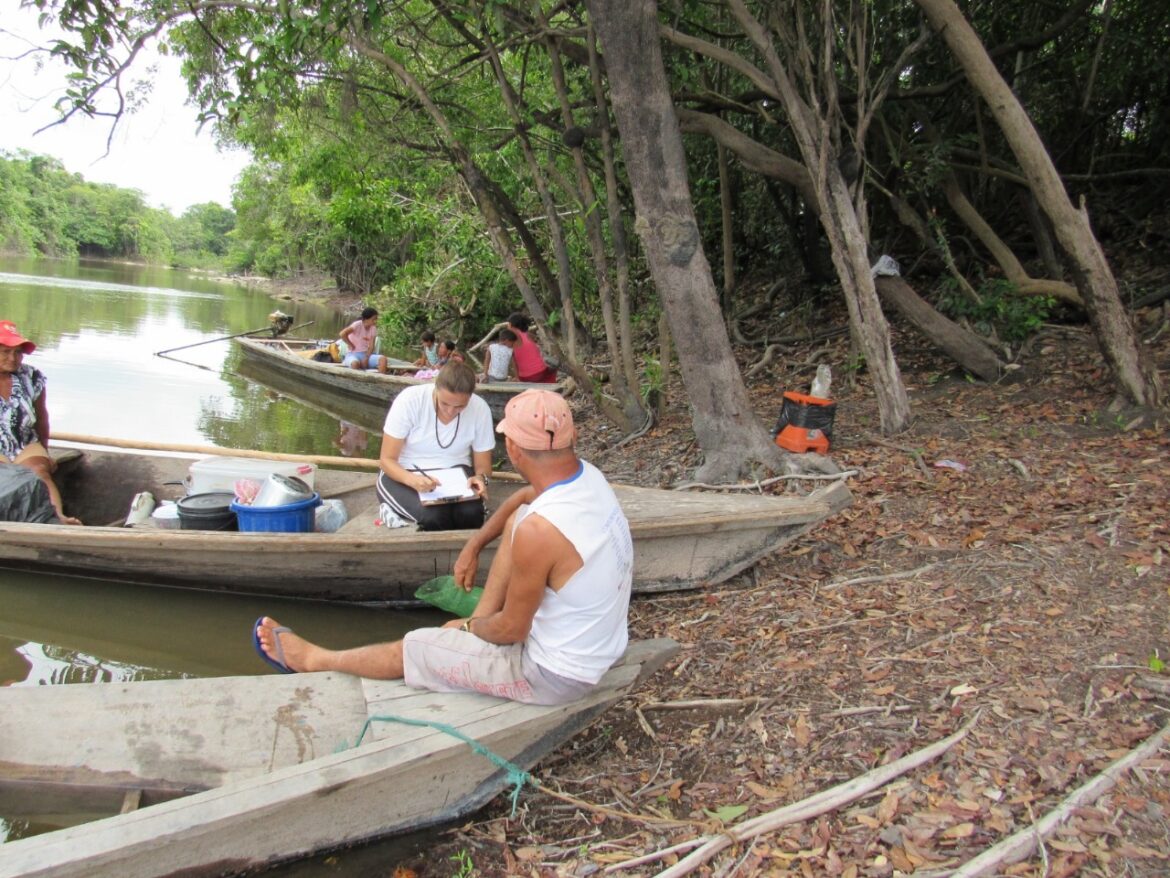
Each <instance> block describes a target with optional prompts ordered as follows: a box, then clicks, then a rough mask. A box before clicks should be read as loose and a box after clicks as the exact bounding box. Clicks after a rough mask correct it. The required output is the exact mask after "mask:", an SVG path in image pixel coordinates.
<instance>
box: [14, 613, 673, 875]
mask: <svg viewBox="0 0 1170 878" xmlns="http://www.w3.org/2000/svg"><path fill="white" fill-rule="evenodd" d="M240 636H241V637H246V636H248V632H247V631H241V632H240ZM677 648H678V647H677V644H675V643H674V642H673V641H671V640H668V639H660V640H651V641H639V642H634V643H631V644H630V648H629V649H628V650H627V652H626V656H625V658H624V659H623V660H622V661H621V662H619V664H618V665H616V666H615V667H614V668H611V669H610V671H609V672H608V673H607V674H606V675H605V677H604V678H603V680H602V682H601V684H599V685H598V687H597V688H596V689H594V690H593V691H592V692H591V693H589V694H588V695H587V696H585V697H584V698H582V699H579V700H577V701H575V702H573V703H571V704H567V705H560V706H556V707H540V706H532V705H522V704H518V703H516V702H510V701H505V700H503V699H500V698H495V697H492V696H488V695H479V694H448V693H442V694H440V693H434V692H427V691H423V690H415V689H410V688H408V687H406V686H405V685H404V684H402V683H401V682H385V681H374V680H363V679H361V678H358V677H350V676H346V675H344V674H332V673H314V674H290V675H287V676H286V675H266V676H257V677H219V678H209V679H184V680H154V681H145V682H132V683H94V684H88V685H84V686H76V685H74V686H69V685H66V686H39V687H3V688H0V813H4V814H5V815H8V816H14V817H20V818H26V819H40V820H46V819H47V815H54V814H62V813H68V814H74V815H76V814H79V813H82V812H88V814H90V815H93V816H98V815H106V814H110V815H114V816H102V817H101V819H95V820H93V821H92V822H88V823H82V824H81V825H74V826H69V827H67V828H62V829H58V830H56V831H53V832H48V833H45V834H42V835H37V836H33V837H30V838H26V839H20V840H17V841H10V842H6V843H4V844H0V878H18V876H19V878H33V876H44V878H49V876H52V878H70V876H77V878H154V876H162V875H186V876H195V875H207V874H214V875H221V874H235V873H239V872H242V871H244V870H255V869H260V868H262V867H264V866H266V865H269V864H272V863H276V862H282V861H288V860H293V859H298V858H301V857H305V856H308V855H310V854H313V853H316V852H320V851H324V850H328V849H331V848H336V847H340V846H342V845H347V844H353V843H356V842H360V841H366V840H372V839H375V838H380V837H385V836H389V835H394V834H398V833H402V832H407V831H412V830H416V829H421V828H424V827H427V826H433V825H437V824H440V823H447V822H449V821H452V820H455V819H458V818H460V817H462V816H464V815H466V814H469V813H470V812H472V811H474V810H476V809H478V808H480V807H481V806H483V805H484V804H485V803H487V802H488V801H490V800H491V799H492V798H494V797H495V796H496V795H498V794H499V793H501V792H503V791H504V790H506V789H510V788H512V787H513V778H512V777H511V776H510V775H509V770H508V767H507V766H504V767H501V766H500V765H499V764H498V763H496V762H493V761H492V760H491V759H490V758H488V757H487V756H485V755H483V753H482V751H481V752H477V751H476V750H473V749H472V747H471V746H470V745H469V743H468V741H474V742H475V743H476V745H477V746H478V747H481V748H484V749H486V750H487V751H489V752H490V753H491V754H492V755H494V756H496V757H498V758H502V759H504V760H507V761H508V762H509V763H511V764H512V765H514V766H516V767H518V768H519V769H523V770H525V771H526V770H528V769H530V768H531V767H532V766H533V765H535V764H536V763H537V762H538V761H539V760H540V759H542V758H543V757H544V756H546V755H547V754H548V753H550V752H551V751H553V750H554V749H556V748H557V747H559V746H561V745H562V744H564V743H565V742H566V741H567V740H569V739H570V738H571V737H572V736H573V735H575V734H576V733H577V732H579V731H580V730H581V729H583V728H584V727H585V726H587V725H588V724H589V723H590V722H592V721H593V720H594V719H596V718H597V717H598V716H600V715H601V714H602V713H603V712H604V711H605V710H606V709H608V708H609V707H610V706H611V705H613V703H614V702H615V701H617V700H618V699H619V698H621V697H622V696H623V695H625V694H626V693H628V692H629V691H630V690H631V689H632V688H633V687H635V686H636V685H637V684H638V683H639V682H640V681H641V680H643V679H645V678H646V677H647V676H649V675H650V674H651V673H653V672H654V671H655V670H657V669H658V668H659V667H661V666H662V665H663V664H665V662H666V661H667V660H668V659H669V658H670V657H671V656H673V655H674V654H675V653H676V652H677ZM379 717H391V718H393V720H394V721H391V720H383V719H378V718H379ZM367 722H369V728H368V730H367V731H366V732H365V734H364V736H363V735H362V732H363V727H364V726H365V725H366V723H367ZM452 732H454V733H455V734H452ZM359 740H360V743H358V742H359ZM119 811H121V812H122V813H119Z"/></svg>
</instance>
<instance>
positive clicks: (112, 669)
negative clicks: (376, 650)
mask: <svg viewBox="0 0 1170 878" xmlns="http://www.w3.org/2000/svg"><path fill="white" fill-rule="evenodd" d="M0 608H2V609H0V678H2V679H3V680H4V681H5V682H6V683H9V684H13V683H19V684H26V685H38V684H44V683H57V682H61V683H65V682H86V683H92V682H97V681H99V680H145V679H166V678H171V677H188V676H193V677H222V676H230V675H237V674H245V675H253V674H265V673H268V667H267V665H265V664H263V663H262V662H261V661H260V660H259V659H258V658H257V657H256V655H255V653H254V652H253V650H252V641H251V635H250V630H251V624H252V622H253V621H254V620H255V619H256V618H257V617H259V616H263V615H266V614H267V615H272V616H276V617H277V618H279V619H280V620H281V622H283V623H284V624H286V625H291V626H292V627H294V628H297V629H298V630H303V631H304V632H305V633H306V634H310V636H312V637H313V638H314V639H319V640H321V641H322V642H324V643H325V644H327V645H329V646H338V647H340V646H354V645H357V644H360V643H372V642H375V641H379V640H392V639H395V638H398V637H401V636H402V635H403V634H405V633H406V632H407V631H409V630H411V629H412V628H417V627H419V626H421V625H433V624H436V622H439V621H441V620H442V619H445V618H449V617H447V616H444V615H442V614H439V613H435V612H430V611H426V610H413V611H405V610H384V609H373V608H366V607H360V606H359V607H355V606H349V605H343V604H328V603H315V602H310V601H298V600H291V599H286V598H268V597H257V596H253V595H224V594H212V593H207V592H200V591H193V590H186V589H172V588H151V587H148V586H136V585H125V584H122V583H115V582H106V581H103V580H95V579H81V578H74V577H65V576H52V575H49V574H34V573H16V572H11V571H4V573H3V575H2V576H0Z"/></svg>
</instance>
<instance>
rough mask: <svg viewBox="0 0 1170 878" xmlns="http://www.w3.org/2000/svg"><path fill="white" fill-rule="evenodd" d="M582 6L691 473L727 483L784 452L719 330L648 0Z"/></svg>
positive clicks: (595, 0) (591, 0) (593, 0)
mask: <svg viewBox="0 0 1170 878" xmlns="http://www.w3.org/2000/svg"><path fill="white" fill-rule="evenodd" d="M588 7H589V15H590V18H591V19H592V20H593V25H594V27H595V28H596V29H597V34H598V37H599V38H600V41H601V46H602V49H603V50H604V53H605V64H606V72H607V74H608V76H609V87H610V93H611V95H612V103H613V110H614V115H615V116H616V118H617V124H618V131H619V132H620V133H621V139H622V154H623V155H624V157H625V160H626V169H627V173H628V175H629V180H630V188H631V190H632V191H633V195H634V206H635V209H636V211H637V219H636V220H635V223H634V229H635V231H636V232H637V233H638V235H639V237H640V238H641V240H642V245H643V247H644V248H645V251H646V256H647V259H648V261H649V264H650V272H651V274H652V275H653V277H654V283H655V286H656V287H657V289H658V294H659V295H660V296H661V297H662V304H663V307H664V308H665V309H666V313H667V316H668V318H669V320H670V329H671V332H672V333H673V335H674V340H675V345H676V348H677V351H678V358H679V366H680V368H681V371H682V377H683V381H684V383H685V384H686V388H687V396H688V398H689V401H690V403H691V407H692V418H693V424H694V430H695V439H696V440H697V441H698V443H699V446H700V448H701V449H702V450H703V454H704V457H705V460H704V463H703V465H702V466H701V467H700V469H699V471H698V473H697V474H696V475H697V477H698V478H699V479H701V480H703V481H724V480H728V479H731V478H734V477H737V476H738V475H739V474H740V473H741V472H742V471H743V469H744V466H745V464H746V463H747V462H748V461H757V462H761V463H765V464H767V465H769V466H773V467H779V466H780V465H781V464H782V462H783V460H784V457H783V455H781V453H780V450H779V449H778V448H777V447H776V445H775V444H774V443H773V442H772V441H771V439H770V437H769V436H768V432H767V430H766V429H765V428H764V426H763V424H762V423H761V422H760V421H759V420H758V419H757V418H756V416H755V413H754V412H753V410H752V406H751V401H750V400H749V398H748V395H747V389H746V388H745V387H744V384H743V380H742V378H741V377H740V373H739V367H738V365H737V364H736V362H735V358H734V357H733V356H732V353H731V342H730V341H729V339H728V337H727V333H726V332H725V331H724V329H723V321H722V317H721V315H720V311H719V301H718V296H717V294H716V291H715V282H714V280H713V278H712V277H711V266H710V265H709V264H708V262H707V257H706V255H705V254H704V253H703V248H702V246H701V242H700V239H699V228H698V225H697V223H696V222H695V215H694V210H693V208H692V204H691V195H690V187H689V185H688V183H687V177H686V156H685V154H684V152H683V145H682V134H681V133H680V132H679V128H678V120H677V119H676V118H675V115H674V105H673V103H672V102H671V99H670V93H669V91H668V89H667V87H666V71H665V68H664V67H663V63H662V49H661V45H660V43H659V34H658V19H657V8H656V6H655V3H654V0H633V2H629V0H588Z"/></svg>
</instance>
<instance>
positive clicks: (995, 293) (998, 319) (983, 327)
mask: <svg viewBox="0 0 1170 878" xmlns="http://www.w3.org/2000/svg"><path fill="white" fill-rule="evenodd" d="M978 293H979V301H978V302H974V301H972V300H971V299H970V298H969V297H967V296H965V295H963V294H962V293H961V292H960V291H959V290H958V287H957V286H956V285H955V283H954V282H953V281H951V280H947V281H944V283H943V285H942V295H941V297H940V299H939V310H940V311H942V312H943V313H944V314H947V315H948V316H951V317H954V318H960V317H965V318H966V319H967V320H968V321H970V322H971V323H972V324H973V325H974V326H975V328H976V329H977V330H978V331H979V332H981V333H982V334H984V335H991V334H992V333H993V332H994V334H995V335H996V336H997V337H998V338H1001V339H1003V340H1004V341H1007V342H1020V341H1023V340H1024V339H1026V338H1028V337H1029V336H1031V335H1032V333H1034V332H1036V330H1038V329H1039V328H1040V327H1041V326H1042V325H1043V323H1044V321H1045V320H1047V319H1048V316H1049V315H1050V314H1051V313H1052V310H1053V309H1054V308H1055V307H1056V300H1055V299H1053V298H1052V297H1050V296H1021V295H1020V294H1019V293H1018V292H1017V290H1016V286H1015V284H1012V283H1010V282H1008V281H1006V280H989V281H986V282H984V283H983V284H982V285H981V286H980V287H979V289H978Z"/></svg>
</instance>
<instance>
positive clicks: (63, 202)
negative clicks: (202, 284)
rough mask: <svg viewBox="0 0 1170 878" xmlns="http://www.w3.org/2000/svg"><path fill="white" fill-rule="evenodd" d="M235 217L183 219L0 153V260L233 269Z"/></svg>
mask: <svg viewBox="0 0 1170 878" xmlns="http://www.w3.org/2000/svg"><path fill="white" fill-rule="evenodd" d="M235 226H236V215H235V213H234V212H233V211H232V210H230V209H228V208H226V207H223V206H221V205H219V204H216V203H215V202H207V203H206V204H196V205H193V206H192V207H189V208H187V210H185V211H184V212H183V214H182V216H179V217H175V216H174V215H173V214H171V213H170V212H169V211H166V210H159V209H157V208H153V207H150V206H149V205H147V204H146V202H145V201H144V200H143V196H142V193H141V192H139V191H138V190H136V189H121V188H119V187H117V186H114V185H112V184H108V183H90V182H87V181H86V180H85V179H84V178H83V177H82V176H81V175H80V174H71V173H69V171H67V170H65V167H64V165H62V164H61V162H60V161H58V160H57V159H55V158H52V157H49V156H42V155H34V154H32V153H29V152H26V151H24V150H20V151H18V152H17V153H16V154H13V153H10V152H5V151H0V253H3V254H6V255H11V256H55V257H62V256H65V257H67V256H88V257H102V258H110V259H131V260H136V261H141V262H147V263H151V264H155V265H173V266H177V267H217V268H233V267H236V266H235V263H236V262H237V261H238V260H236V259H234V258H233V257H232V253H231V250H232V231H233V230H234V229H235Z"/></svg>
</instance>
